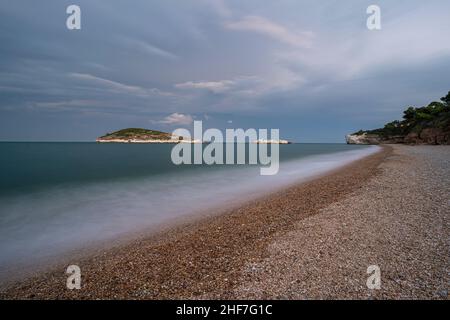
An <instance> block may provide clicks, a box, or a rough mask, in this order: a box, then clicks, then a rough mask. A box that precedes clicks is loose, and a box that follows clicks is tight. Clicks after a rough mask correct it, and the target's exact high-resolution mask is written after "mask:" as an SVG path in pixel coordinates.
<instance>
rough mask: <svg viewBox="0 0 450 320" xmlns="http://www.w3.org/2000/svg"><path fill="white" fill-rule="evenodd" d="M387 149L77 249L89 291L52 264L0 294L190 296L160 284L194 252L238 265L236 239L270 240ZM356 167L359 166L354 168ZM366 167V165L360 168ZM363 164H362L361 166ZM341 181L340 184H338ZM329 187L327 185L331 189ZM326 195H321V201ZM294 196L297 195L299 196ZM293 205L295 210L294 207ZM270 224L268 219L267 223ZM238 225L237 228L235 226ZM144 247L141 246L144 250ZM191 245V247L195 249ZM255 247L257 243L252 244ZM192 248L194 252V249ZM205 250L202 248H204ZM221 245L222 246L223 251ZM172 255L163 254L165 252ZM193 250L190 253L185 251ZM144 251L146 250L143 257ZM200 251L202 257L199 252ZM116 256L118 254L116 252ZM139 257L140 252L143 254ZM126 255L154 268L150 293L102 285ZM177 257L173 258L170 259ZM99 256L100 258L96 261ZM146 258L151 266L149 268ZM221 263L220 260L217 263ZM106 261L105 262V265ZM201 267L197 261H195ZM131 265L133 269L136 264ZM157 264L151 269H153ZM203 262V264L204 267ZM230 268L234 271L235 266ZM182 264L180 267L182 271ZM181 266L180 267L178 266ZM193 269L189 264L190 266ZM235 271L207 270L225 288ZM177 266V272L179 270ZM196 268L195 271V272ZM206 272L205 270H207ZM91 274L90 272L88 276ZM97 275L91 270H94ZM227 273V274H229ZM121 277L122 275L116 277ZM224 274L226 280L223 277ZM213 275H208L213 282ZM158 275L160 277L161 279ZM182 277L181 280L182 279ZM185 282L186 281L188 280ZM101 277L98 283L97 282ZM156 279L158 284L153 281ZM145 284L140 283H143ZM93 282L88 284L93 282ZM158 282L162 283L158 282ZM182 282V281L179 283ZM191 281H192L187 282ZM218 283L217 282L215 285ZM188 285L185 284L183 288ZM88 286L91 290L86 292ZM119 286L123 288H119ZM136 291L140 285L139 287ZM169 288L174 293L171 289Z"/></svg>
mask: <svg viewBox="0 0 450 320" xmlns="http://www.w3.org/2000/svg"><path fill="white" fill-rule="evenodd" d="M388 153H389V147H385V148H384V149H383V150H380V151H378V152H376V153H375V154H372V155H369V156H367V157H365V158H363V159H360V160H356V161H354V162H352V163H350V164H347V165H345V166H343V167H341V168H338V169H335V170H333V171H330V172H328V173H326V174H324V175H319V176H317V177H315V178H314V179H312V180H309V181H305V182H302V183H300V184H299V185H292V186H289V187H287V188H284V189H281V190H280V191H278V192H275V193H271V194H269V195H266V196H263V197H262V198H257V199H255V200H251V201H249V202H247V203H244V204H239V205H236V204H235V205H234V206H233V207H230V208H227V209H226V210H223V211H221V212H220V214H217V213H216V214H212V215H211V214H207V213H206V214H204V215H203V214H199V215H198V217H197V218H195V217H193V218H192V219H186V222H184V223H181V224H178V225H176V226H173V227H165V228H163V231H161V232H156V233H154V234H151V235H149V236H147V237H145V236H144V235H143V236H142V237H140V238H139V239H138V240H132V241H130V242H129V243H127V244H124V245H118V246H117V247H115V248H111V249H105V250H96V251H94V252H89V253H88V254H86V256H83V255H76V257H75V259H73V260H75V261H72V262H71V263H72V264H78V265H80V267H81V268H82V270H83V275H84V274H86V282H85V285H86V290H82V291H83V292H85V293H87V294H83V293H82V292H81V291H80V292H73V291H70V292H68V290H67V289H66V288H65V279H66V274H65V273H63V272H60V270H61V269H62V270H64V267H63V266H62V265H59V266H58V264H55V266H54V268H53V269H52V270H58V272H55V271H50V272H42V271H38V272H37V274H36V275H33V276H31V277H29V278H27V279H24V280H21V281H19V282H16V283H12V284H10V285H8V286H7V287H6V289H3V290H2V291H1V292H0V297H5V298H7V297H9V298H11V297H22V298H52V297H58V298H69V299H70V298H94V297H101V298H108V297H121V298H127V297H128V298H143V297H145V298H182V297H189V295H187V293H188V292H189V290H188V291H187V292H184V291H183V290H182V292H179V291H178V293H175V292H173V291H172V289H171V290H168V291H166V290H162V291H161V289H162V288H163V287H164V282H166V281H169V282H173V281H174V280H175V281H176V279H178V277H179V276H180V275H181V274H185V275H187V274H191V275H192V272H191V271H188V270H186V268H187V267H189V266H190V265H192V266H193V267H196V265H197V263H195V260H197V258H194V257H197V256H199V257H198V260H199V261H203V263H206V262H207V261H208V260H209V259H210V258H211V263H206V264H207V265H206V266H203V267H201V269H204V270H205V272H206V270H209V269H210V268H212V269H213V270H215V271H217V267H219V268H220V269H222V268H223V267H224V265H223V261H224V260H228V259H230V262H229V263H226V264H225V265H229V266H230V267H231V266H232V265H236V264H238V265H242V264H243V263H244V262H245V261H246V260H247V259H248V257H247V258H245V259H241V258H244V256H243V255H242V254H239V256H237V255H236V254H234V253H233V248H234V249H235V250H238V251H242V248H236V245H238V247H239V243H240V244H242V243H246V242H248V244H247V245H246V246H247V247H255V246H257V247H258V249H257V250H260V251H261V250H262V249H263V248H261V245H263V244H264V243H267V242H268V241H269V240H270V237H269V236H270V235H272V234H274V233H276V232H280V231H282V230H283V229H284V228H289V226H290V225H291V222H292V219H294V220H297V219H301V218H303V217H305V216H308V215H310V214H313V213H314V210H316V207H321V206H324V205H325V204H326V203H328V202H329V201H331V202H332V201H334V200H336V199H337V197H339V196H342V195H344V194H346V193H347V192H350V191H351V189H352V186H353V187H354V183H356V182H358V183H361V182H363V181H364V180H366V179H368V178H369V177H370V176H371V175H373V174H374V173H375V171H376V165H377V164H378V163H380V162H381V161H382V159H383V158H384V157H385V156H386V154H388ZM358 168H359V170H358ZM363 168H364V169H363ZM361 169H363V170H361ZM355 174H356V175H357V176H358V177H359V178H358V179H353V180H352V181H353V182H354V183H352V184H348V183H346V182H345V181H344V180H347V178H348V175H351V176H353V175H355ZM337 177H341V178H342V179H344V180H342V181H341V179H336V178H337ZM332 181H334V183H333V185H332V186H330V185H328V184H329V183H330V182H332ZM339 181H341V182H343V183H345V187H344V186H339ZM325 186H326V187H327V190H328V189H329V190H331V191H332V192H331V193H329V194H324V190H325V189H324V187H325ZM338 187H339V188H338ZM330 188H331V189H330ZM314 189H320V190H318V191H317V193H318V195H324V196H325V198H326V199H321V200H320V201H314V199H316V200H318V199H317V197H313V198H311V193H314ZM298 192H300V193H301V194H305V195H306V197H307V198H308V201H307V202H306V203H303V204H299V205H300V207H298V208H295V202H294V203H291V205H289V203H290V201H291V200H292V199H291V198H293V197H295V198H298V197H297V195H296V193H298ZM324 200H325V201H324ZM297 202H298V200H297ZM268 209H269V210H274V211H275V212H280V211H283V210H285V209H289V210H294V211H301V212H297V213H295V212H285V213H284V214H283V215H276V214H275V212H272V213H270V212H267V210H268ZM295 209H297V210H295ZM254 215H257V216H260V218H261V220H256V221H255V219H254ZM238 222H244V223H241V224H240V226H238V225H236V223H238ZM266 224H269V225H266ZM236 227H237V228H236ZM231 234H233V235H234V236H233V238H232V239H230V238H229V235H231ZM199 239H200V242H198V243H196V242H197V240H199ZM253 240H257V241H256V242H255V243H252V242H253ZM214 247H217V248H220V249H218V250H214V249H213V248H214ZM139 248H147V249H148V250H150V252H145V253H144V252H141V253H139V252H138V251H139ZM147 249H145V250H147ZM194 249H195V250H194ZM254 249H256V247H255V248H254ZM254 249H251V250H249V253H250V252H258V251H254ZM193 250H194V251H195V252H193ZM205 250H206V251H205ZM223 250H225V251H223ZM175 251H176V252H179V253H184V254H183V255H182V256H180V257H178V258H175V257H173V256H171V254H170V252H175ZM131 253H134V254H137V255H138V257H136V256H130V254H131ZM168 254H169V255H170V256H167V255H168ZM189 254H191V258H190V257H189ZM142 255H146V257H143V256H142ZM203 255H206V256H208V255H212V257H210V258H207V257H206V256H203ZM201 256H203V257H201ZM118 257H120V258H118ZM141 258H144V259H143V260H142V259H141ZM118 259H119V260H120V261H124V260H127V261H128V262H127V264H126V265H128V263H129V264H130V265H134V266H135V267H134V268H138V265H140V263H144V261H145V267H142V270H140V271H137V270H136V271H134V272H132V273H133V274H135V275H137V274H138V273H140V274H142V273H143V272H144V273H146V274H153V275H154V276H153V277H151V278H152V279H151V280H150V281H148V283H147V284H146V285H147V286H150V287H158V286H159V288H158V290H155V291H153V290H151V291H152V292H153V294H150V295H149V294H148V293H147V291H145V290H144V292H145V293H144V294H142V293H141V294H139V293H138V295H137V296H136V294H133V293H130V291H129V290H130V289H131V288H129V289H127V290H123V288H122V285H119V286H118V287H116V288H110V289H106V288H105V287H104V283H103V281H104V279H103V280H102V279H101V278H103V276H105V277H108V273H109V271H106V270H107V269H109V268H110V267H111V266H113V265H117V263H118V261H117V260H118ZM147 259H150V260H152V261H148V260H147ZM174 259H175V260H174ZM100 261H101V262H100ZM149 263H150V264H151V265H152V266H153V267H152V268H150V269H148V265H149ZM216 263H219V264H220V265H221V266H218V265H216ZM126 265H125V266H124V269H123V270H122V272H121V271H119V270H116V272H119V273H120V274H121V275H119V276H118V277H117V281H119V282H124V283H127V282H128V280H127V279H128V277H127V276H126V275H124V274H122V273H128V272H129V268H128V267H126ZM168 265H170V267H169V268H168V269H170V270H165V271H164V270H161V268H163V266H166V267H167V266H168ZM108 266H109V267H108ZM198 267H200V266H198ZM134 268H133V269H134ZM154 268H155V269H154ZM205 268H206V269H205ZM233 269H234V271H233ZM99 270H105V273H104V274H103V275H102V274H101V273H100V272H99ZM183 270H184V271H183ZM181 271H182V272H181ZM192 271H193V270H192ZM237 271H239V270H238V268H234V267H233V268H231V269H226V270H222V271H221V272H219V274H217V275H210V277H212V278H216V277H219V278H216V280H219V279H222V281H224V283H222V286H224V287H225V288H226V287H228V286H229V285H230V283H233V282H232V281H231V280H230V279H228V278H227V277H225V276H223V275H221V274H222V273H223V272H224V273H225V274H228V273H230V272H231V273H235V272H237ZM179 272H181V273H179ZM194 273H195V272H194ZM208 273H209V272H208ZM88 274H90V275H91V276H88ZM174 274H178V276H176V277H172V276H171V275H174ZM201 274H202V272H200V273H198V276H201ZM94 275H95V276H94ZM92 276H94V277H95V278H97V280H98V281H99V282H98V283H97V285H96V284H94V282H97V280H95V281H94V282H93V283H91V284H89V279H93V278H91V277H92ZM228 277H229V278H231V274H230V275H229V276H228ZM119 279H122V280H119ZM224 279H227V280H224ZM216 280H214V281H212V282H213V283H214V282H216ZM161 281H162V282H161ZM184 282H186V281H185V280H182V283H184ZM188 282H189V281H188ZM100 283H102V285H100ZM157 283H159V284H157ZM143 284H144V283H143ZM24 286H25V287H27V288H29V289H28V290H24ZM35 286H37V287H42V286H44V287H47V289H46V290H45V289H43V288H42V290H39V292H41V294H36V292H34V290H33V289H32V288H33V287H35ZM91 286H92V287H91ZM97 286H101V287H103V288H104V289H105V291H103V290H102V292H100V291H99V289H100V288H96V289H94V287H97ZM161 286H162V287H161ZM181 286H182V287H184V285H181ZM87 287H91V288H92V289H94V290H91V289H88V288H87ZM187 287H191V286H187ZM213 287H216V285H213ZM186 289H188V288H186ZM88 291H90V293H88ZM118 291H120V292H121V293H119V292H118ZM137 292H139V289H137ZM170 292H172V293H170ZM191 293H192V294H193V295H192V296H190V297H191V298H192V297H197V296H198V295H199V293H198V294H195V290H193V291H192V292H191Z"/></svg>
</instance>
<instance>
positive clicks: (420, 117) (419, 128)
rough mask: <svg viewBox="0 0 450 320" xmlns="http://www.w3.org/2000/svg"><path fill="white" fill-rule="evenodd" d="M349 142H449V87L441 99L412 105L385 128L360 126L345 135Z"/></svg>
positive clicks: (449, 143)
mask: <svg viewBox="0 0 450 320" xmlns="http://www.w3.org/2000/svg"><path fill="white" fill-rule="evenodd" d="M345 139H346V141H347V143H348V144H392V143H404V144H434V145H438V144H441V145H450V91H449V92H448V94H447V95H446V96H445V97H442V98H441V99H440V101H433V102H431V103H430V104H429V105H427V106H424V107H419V108H415V107H409V108H408V109H406V110H405V111H404V112H403V120H401V121H399V120H395V121H392V122H389V123H387V124H386V125H385V126H384V127H383V128H379V129H375V130H360V131H358V132H355V133H352V134H349V135H347V136H346V137H345Z"/></svg>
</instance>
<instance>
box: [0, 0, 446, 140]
mask: <svg viewBox="0 0 450 320" xmlns="http://www.w3.org/2000/svg"><path fill="white" fill-rule="evenodd" d="M71 4H75V5H78V6H79V7H80V9H81V29H80V30H69V29H68V28H67V27H66V20H67V18H68V17H69V14H67V13H66V8H67V7H68V6H69V5H71ZM373 4H375V5H378V6H379V7H380V9H381V30H369V29H368V28H367V26H366V21H367V18H368V17H369V14H367V13H366V9H367V7H368V6H369V5H373ZM449 39H450V1H448V0H441V1H437V0H434V1H433V0H430V1H415V0H395V1H394V0H389V1H388V0H385V1H382V0H370V1H365V0H345V1H342V0H321V1H317V0H310V1H302V0H276V1H275V0H271V1H266V0H230V1H226V0H179V1H177V0H146V1H144V0H133V1H126V0H71V1H63V0H40V1H39V2H36V1H31V0H28V1H24V0H14V1H2V2H1V3H0V43H1V45H0V74H1V76H0V141H93V140H95V138H96V137H98V136H101V135H103V134H105V133H107V132H112V131H115V130H119V129H122V128H127V127H142V128H148V129H156V130H162V131H166V132H171V131H173V130H174V129H176V128H180V127H184V128H188V129H189V128H191V127H192V122H193V121H194V120H202V121H203V126H204V128H219V129H222V130H223V129H225V128H244V129H247V128H255V129H259V128H268V129H271V128H273V129H279V130H280V137H281V138H284V139H290V140H292V141H296V142H344V141H345V140H344V138H345V135H346V134H348V133H351V132H354V131H357V130H359V129H373V128H377V127H381V126H383V125H384V123H386V122H389V121H392V120H395V119H400V118H401V116H402V111H403V110H404V109H405V108H406V107H407V106H411V105H412V106H422V105H425V104H427V103H429V102H431V101H433V100H438V99H439V98H440V97H442V96H444V95H445V94H446V93H447V92H448V91H449V90H450V41H449Z"/></svg>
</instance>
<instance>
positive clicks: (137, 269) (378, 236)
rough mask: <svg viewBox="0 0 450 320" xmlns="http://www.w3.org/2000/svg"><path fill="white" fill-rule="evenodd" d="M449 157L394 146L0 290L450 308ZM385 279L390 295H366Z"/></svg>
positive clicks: (441, 151)
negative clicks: (74, 275) (370, 282)
mask: <svg viewBox="0 0 450 320" xmlns="http://www.w3.org/2000/svg"><path fill="white" fill-rule="evenodd" d="M449 194H450V148H449V147H447V146H404V145H387V146H383V148H382V150H381V151H379V152H378V153H376V154H373V155H370V156H368V157H366V158H364V159H361V160H357V161H355V162H353V163H351V164H349V165H347V166H345V167H343V168H341V169H338V170H335V171H333V172H331V173H329V174H326V175H324V176H321V177H318V178H316V179H314V180H311V181H308V182H305V183H302V184H299V185H295V186H292V187H289V188H287V189H283V190H280V191H278V192H276V193H273V194H271V195H270V196H265V197H263V198H260V199H257V200H252V201H251V202H248V203H246V204H244V205H240V206H238V207H235V208H229V209H227V210H225V211H224V212H221V213H220V214H215V215H210V216H206V217H202V218H198V219H193V220H192V221H189V222H185V223H183V224H182V225H177V226H174V227H170V228H167V229H165V230H164V231H161V232H159V233H152V234H151V235H148V236H146V237H142V238H139V240H133V241H131V242H129V243H126V244H124V245H121V246H116V247H115V248H111V249H108V250H102V251H99V252H96V253H95V254H89V255H86V256H84V257H79V258H77V259H76V260H74V261H71V263H72V264H77V265H79V266H80V268H81V270H82V287H81V289H80V290H68V289H67V288H66V279H67V274H66V273H65V268H66V267H67V266H66V265H62V264H61V265H59V266H55V267H54V268H52V269H51V270H48V271H45V272H39V273H37V274H34V275H32V276H30V277H28V278H27V279H23V280H21V281H19V282H15V283H12V284H10V285H8V286H7V287H4V288H2V289H1V290H0V298H3V299H18V298H22V299H448V284H449V278H450V276H449V253H450V250H449V246H450V242H449V241H450V237H449V235H450V233H449V226H450V223H449V222H450V219H449V218H450V202H449ZM370 265H377V266H379V268H380V270H381V288H380V289H369V288H368V287H367V285H366V281H367V278H368V276H369V275H368V274H367V268H368V266H370Z"/></svg>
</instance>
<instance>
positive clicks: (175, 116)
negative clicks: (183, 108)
mask: <svg viewBox="0 0 450 320" xmlns="http://www.w3.org/2000/svg"><path fill="white" fill-rule="evenodd" d="M193 121H194V119H193V118H192V116H191V115H189V114H182V113H178V112H175V113H172V114H170V115H168V116H167V117H165V118H164V119H162V120H159V121H157V122H158V123H162V124H168V125H188V124H191V123H192V122H193Z"/></svg>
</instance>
